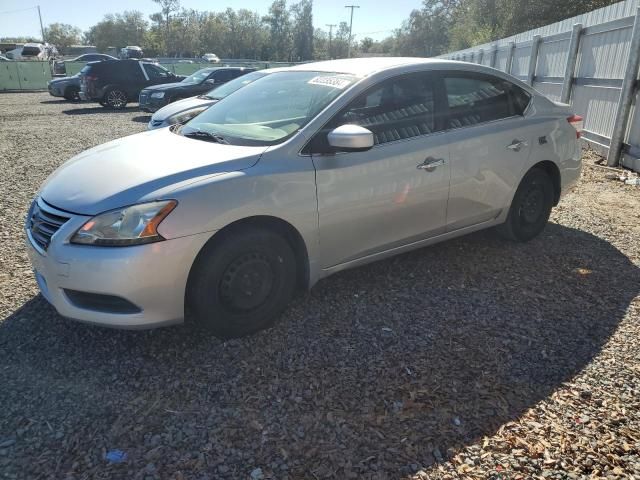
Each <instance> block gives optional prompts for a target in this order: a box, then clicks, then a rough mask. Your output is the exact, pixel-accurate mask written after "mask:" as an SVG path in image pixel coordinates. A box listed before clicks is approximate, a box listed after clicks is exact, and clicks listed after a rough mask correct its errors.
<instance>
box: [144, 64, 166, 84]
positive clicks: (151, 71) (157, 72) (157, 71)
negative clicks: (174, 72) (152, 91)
mask: <svg viewBox="0 0 640 480" xmlns="http://www.w3.org/2000/svg"><path fill="white" fill-rule="evenodd" d="M143 68H144V69H145V71H146V72H147V75H149V78H150V79H152V80H153V79H159V78H168V77H170V76H171V72H169V70H167V69H166V68H164V67H161V66H160V65H152V64H150V63H144V64H143Z"/></svg>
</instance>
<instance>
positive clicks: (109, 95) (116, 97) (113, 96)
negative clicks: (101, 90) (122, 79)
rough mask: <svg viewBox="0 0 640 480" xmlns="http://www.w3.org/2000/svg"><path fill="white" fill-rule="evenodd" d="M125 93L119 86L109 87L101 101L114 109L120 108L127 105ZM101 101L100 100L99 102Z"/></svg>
mask: <svg viewBox="0 0 640 480" xmlns="http://www.w3.org/2000/svg"><path fill="white" fill-rule="evenodd" d="M127 101H128V99H127V93H126V92H125V91H123V90H120V89H119V88H110V89H109V90H107V92H106V93H105V94H104V98H103V102H104V103H105V104H106V106H107V107H109V108H113V109H114V110H122V109H123V108H124V107H126V106H127ZM100 103H102V102H100Z"/></svg>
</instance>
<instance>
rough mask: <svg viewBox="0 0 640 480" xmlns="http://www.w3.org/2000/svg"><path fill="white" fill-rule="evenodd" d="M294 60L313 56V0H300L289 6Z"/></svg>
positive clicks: (309, 58)
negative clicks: (291, 20)
mask: <svg viewBox="0 0 640 480" xmlns="http://www.w3.org/2000/svg"><path fill="white" fill-rule="evenodd" d="M291 16H292V17H293V49H294V53H293V56H294V60H311V59H312V58H313V33H314V32H313V1H312V0H301V1H300V2H299V3H295V4H293V5H292V6H291Z"/></svg>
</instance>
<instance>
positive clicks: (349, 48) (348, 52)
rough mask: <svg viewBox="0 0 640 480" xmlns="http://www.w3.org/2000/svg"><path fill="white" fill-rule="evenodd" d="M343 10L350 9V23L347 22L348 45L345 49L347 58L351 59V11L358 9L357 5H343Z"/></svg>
mask: <svg viewBox="0 0 640 480" xmlns="http://www.w3.org/2000/svg"><path fill="white" fill-rule="evenodd" d="M344 8H350V9H351V21H350V22H349V45H348V47H347V58H351V31H352V29H353V9H354V8H360V6H359V5H345V6H344Z"/></svg>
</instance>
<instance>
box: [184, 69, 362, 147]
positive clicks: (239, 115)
mask: <svg viewBox="0 0 640 480" xmlns="http://www.w3.org/2000/svg"><path fill="white" fill-rule="evenodd" d="M355 81H356V77H353V76H351V75H344V74H340V73H327V72H292V71H289V72H279V73H273V74H271V75H268V76H266V77H264V78H262V79H260V80H258V81H255V82H253V83H251V84H249V85H247V86H246V87H244V88H243V89H242V93H241V94H238V95H230V96H228V97H227V98H225V99H224V100H222V101H220V102H218V103H217V104H215V105H213V106H212V107H210V108H209V109H208V110H205V111H204V112H203V113H201V114H200V115H198V116H197V117H195V118H194V119H193V120H191V121H190V122H188V123H187V124H186V125H185V126H184V127H182V128H181V129H180V130H179V133H180V134H182V135H185V136H194V137H196V135H195V134H196V133H199V134H200V136H198V138H203V139H204V137H205V135H206V134H210V135H212V136H215V138H216V139H223V141H224V142H228V143H231V144H234V145H274V144H277V143H280V142H283V141H284V140H286V139H287V138H289V137H291V136H292V135H294V134H295V133H296V132H297V131H298V130H300V129H301V128H302V127H304V126H305V125H306V124H307V123H309V121H311V120H312V119H313V118H314V117H315V116H316V115H317V114H318V113H320V111H322V110H323V109H324V108H325V107H326V106H327V105H329V104H330V103H331V102H332V101H333V100H335V99H336V98H337V97H338V96H339V95H341V94H342V93H343V92H344V91H345V90H346V89H347V88H348V87H349V86H351V85H352V84H353V83H354V82H355Z"/></svg>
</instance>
